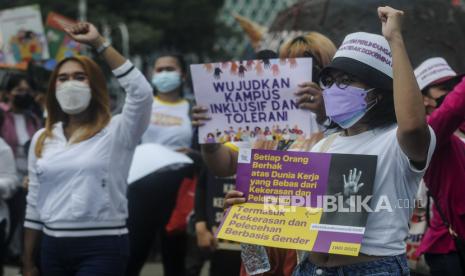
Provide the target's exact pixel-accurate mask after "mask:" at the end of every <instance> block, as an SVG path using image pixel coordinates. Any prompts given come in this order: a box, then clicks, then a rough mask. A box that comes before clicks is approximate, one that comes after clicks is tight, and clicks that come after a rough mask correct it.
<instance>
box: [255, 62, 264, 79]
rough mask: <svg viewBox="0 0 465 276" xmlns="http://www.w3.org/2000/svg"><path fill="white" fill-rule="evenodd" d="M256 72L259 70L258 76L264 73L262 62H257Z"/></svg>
mask: <svg viewBox="0 0 465 276" xmlns="http://www.w3.org/2000/svg"><path fill="white" fill-rule="evenodd" d="M255 72H257V75H258V76H261V75H263V67H262V63H261V62H257V64H256V65H255Z"/></svg>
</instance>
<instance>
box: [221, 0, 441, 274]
mask: <svg viewBox="0 0 465 276" xmlns="http://www.w3.org/2000/svg"><path fill="white" fill-rule="evenodd" d="M378 15H379V17H380V19H381V22H382V33H383V35H384V37H382V36H379V35H375V34H369V33H353V34H350V35H348V36H346V38H345V39H344V42H343V44H342V46H341V47H340V48H339V49H338V51H337V52H336V55H335V57H334V59H333V61H332V62H331V64H330V65H329V66H327V67H326V68H324V69H323V71H322V72H321V77H320V79H321V83H322V85H323V86H324V87H325V89H324V92H323V98H324V106H325V112H326V115H327V116H328V117H329V118H330V119H331V120H332V121H334V122H335V123H337V124H338V125H339V127H340V128H342V129H343V131H342V132H341V133H336V134H333V135H331V136H329V137H327V138H325V139H324V140H322V141H320V142H319V143H318V144H317V145H315V146H314V147H313V148H312V150H311V151H313V152H321V151H326V152H328V153H345V154H367V155H376V156H377V160H378V161H377V170H376V177H375V181H374V188H373V198H372V204H373V202H374V204H375V205H376V202H378V201H379V200H380V197H381V196H383V197H384V196H387V198H388V199H389V202H392V203H391V204H392V206H395V205H394V204H395V203H396V202H397V201H398V199H408V200H410V201H413V199H414V197H415V193H416V190H417V188H418V183H419V182H420V179H421V177H422V176H423V174H424V171H425V170H426V168H427V165H428V163H429V160H430V158H431V155H432V153H433V150H434V147H435V136H434V133H433V131H432V130H431V129H429V127H428V125H427V124H426V120H425V111H424V108H423V106H422V98H421V93H420V90H419V88H418V85H417V84H416V80H415V77H414V74H413V70H412V68H411V65H410V62H409V59H408V55H407V52H406V50H405V47H404V42H403V37H402V34H401V30H402V25H401V21H402V17H403V12H402V11H398V10H395V9H392V8H390V7H380V8H378ZM358 43H360V44H359V45H358ZM363 45H377V46H376V47H371V48H370V49H369V51H368V50H367V51H363V50H362V51H357V49H362V48H363ZM370 53H371V54H370ZM391 56H392V60H391ZM391 64H392V67H391ZM359 95H362V96H364V98H362V99H363V102H365V104H363V103H362V105H363V106H364V107H363V109H361V110H360V104H361V100H360V101H359V99H360V96H359ZM341 103H344V105H341ZM340 114H344V118H343V119H341V116H338V115H340ZM324 148H326V149H324ZM241 195H242V193H240V192H238V191H233V192H230V193H229V194H228V195H227V199H226V206H230V205H231V204H237V203H242V202H245V198H243V197H240V196H241ZM238 196H239V197H238ZM411 211H412V210H411V209H410V208H393V209H392V210H389V211H387V210H380V211H379V212H372V213H369V214H368V219H367V224H366V227H365V233H364V237H363V241H362V245H361V248H360V252H361V253H360V255H359V256H357V257H352V256H344V255H336V254H323V253H309V254H307V255H308V257H307V258H305V257H304V258H303V261H302V262H301V263H300V264H299V265H298V266H297V268H296V270H295V271H294V275H297V276H299V275H323V274H329V275H336V274H337V275H341V274H344V275H375V274H379V273H386V275H409V271H408V266H407V260H406V257H405V241H404V240H405V238H406V236H407V233H408V221H409V218H410V216H411Z"/></svg>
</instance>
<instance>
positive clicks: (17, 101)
mask: <svg viewBox="0 0 465 276" xmlns="http://www.w3.org/2000/svg"><path fill="white" fill-rule="evenodd" d="M33 102H34V98H33V97H32V96H31V95H29V94H22V95H16V96H14V98H13V105H14V106H15V107H16V108H18V109H28V108H29V107H30V106H31V105H32V103H33Z"/></svg>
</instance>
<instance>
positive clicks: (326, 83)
mask: <svg viewBox="0 0 465 276" xmlns="http://www.w3.org/2000/svg"><path fill="white" fill-rule="evenodd" d="M356 81H357V80H356V79H354V78H352V77H350V76H349V75H346V74H341V75H337V76H332V75H329V74H328V75H325V76H323V77H322V78H321V79H320V87H321V88H329V87H331V86H332V85H333V84H336V86H337V87H338V88H340V89H346V88H347V87H348V86H349V85H351V84H352V83H354V82H356Z"/></svg>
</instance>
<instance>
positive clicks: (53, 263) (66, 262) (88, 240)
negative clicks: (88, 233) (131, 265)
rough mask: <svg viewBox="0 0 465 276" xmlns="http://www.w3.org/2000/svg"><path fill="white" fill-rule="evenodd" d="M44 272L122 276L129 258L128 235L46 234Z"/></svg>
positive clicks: (53, 275)
mask: <svg viewBox="0 0 465 276" xmlns="http://www.w3.org/2000/svg"><path fill="white" fill-rule="evenodd" d="M40 254H41V272H42V273H41V275H46V276H120V275H121V276H122V275H124V272H125V269H126V264H127V261H128V258H129V239H128V236H127V235H121V236H97V237H76V238H67V237H66V238H55V237H50V236H47V235H45V234H43V235H42V243H41V251H40Z"/></svg>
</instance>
